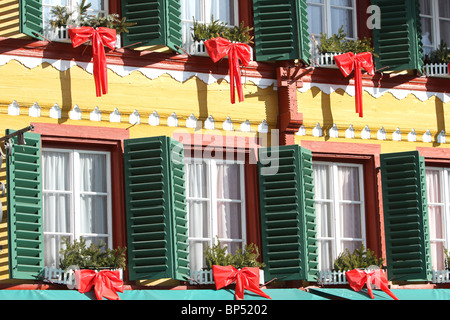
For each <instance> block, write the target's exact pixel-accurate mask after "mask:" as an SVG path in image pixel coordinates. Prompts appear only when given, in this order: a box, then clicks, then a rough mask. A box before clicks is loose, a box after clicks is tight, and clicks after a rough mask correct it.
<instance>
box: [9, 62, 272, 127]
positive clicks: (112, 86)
mask: <svg viewBox="0 0 450 320" xmlns="http://www.w3.org/2000/svg"><path fill="white" fill-rule="evenodd" d="M0 72H1V74H3V75H8V76H7V77H1V78H0V92H2V95H1V97H0V113H2V114H4V113H7V107H8V105H9V104H10V103H12V101H14V100H16V101H17V102H18V103H19V105H20V106H21V107H24V109H26V108H28V107H30V106H31V105H33V103H35V102H37V103H38V104H39V106H40V107H41V110H42V111H41V114H42V115H43V116H44V117H47V116H48V113H49V109H50V108H51V107H52V106H53V105H54V104H55V103H57V104H58V105H59V106H60V108H61V116H62V119H60V121H59V122H60V123H61V120H64V121H66V120H65V118H68V114H69V112H70V110H72V108H73V107H74V105H78V107H79V108H80V109H81V111H82V112H83V115H82V119H89V113H90V112H91V111H92V110H94V108H95V107H99V109H100V111H101V112H102V122H103V120H104V121H106V122H107V124H106V125H108V126H111V125H112V124H111V123H109V114H110V113H111V112H113V111H114V109H115V108H117V109H118V110H119V112H120V113H121V115H122V122H126V123H127V122H128V116H129V115H130V114H131V113H132V112H133V111H134V110H137V111H138V112H139V114H140V116H141V123H142V122H143V123H148V116H149V115H150V114H151V113H153V111H155V110H156V111H157V112H158V114H159V115H160V117H161V124H162V125H164V124H165V123H166V119H167V118H168V117H169V116H170V115H171V114H172V113H173V112H175V113H176V114H177V116H178V119H179V124H180V126H184V125H185V120H186V119H187V118H188V117H189V116H190V115H191V114H194V116H195V117H197V118H198V119H199V120H202V121H204V120H205V119H206V118H207V117H208V116H209V115H212V116H213V117H214V119H215V121H216V128H217V127H220V128H221V126H222V125H221V123H222V122H223V121H225V120H226V119H227V117H230V118H231V120H232V121H233V123H235V124H240V123H242V122H244V121H246V120H249V121H250V123H251V125H252V130H256V129H257V125H258V124H259V123H261V121H262V120H266V121H267V122H268V124H269V126H272V127H274V126H276V119H277V114H278V108H277V92H276V91H275V90H273V87H268V88H264V89H261V88H259V87H258V86H256V85H255V84H254V83H252V82H247V83H246V84H244V86H243V88H244V101H243V102H241V103H239V102H236V104H234V105H233V104H231V102H230V86H229V83H228V82H227V81H225V80H221V79H219V80H218V81H217V82H214V83H212V84H206V83H205V82H203V81H202V80H200V79H199V78H198V77H195V76H193V77H191V78H190V79H188V80H186V81H184V82H180V81H177V80H175V79H174V78H173V77H171V76H170V75H169V74H167V73H166V74H162V75H160V76H158V77H157V78H155V79H149V78H148V77H146V76H145V75H143V74H142V73H141V72H139V71H133V72H131V73H130V74H129V75H127V76H119V75H117V74H116V73H114V72H113V71H111V70H109V69H108V90H109V91H108V94H106V95H103V96H101V97H96V95H95V85H94V77H93V75H92V74H90V73H89V72H87V71H86V70H84V69H83V68H81V67H79V66H72V67H71V68H69V69H68V70H66V71H59V70H57V69H56V68H54V67H53V66H52V65H50V64H48V63H46V62H44V63H42V64H41V65H39V66H36V67H34V68H32V69H29V68H28V67H26V66H24V65H22V64H21V63H20V62H18V61H16V60H10V61H9V62H8V63H6V64H4V65H3V66H0ZM24 111H25V110H24ZM67 121H68V120H67ZM77 124H79V123H78V122H77ZM112 126H114V125H112Z"/></svg>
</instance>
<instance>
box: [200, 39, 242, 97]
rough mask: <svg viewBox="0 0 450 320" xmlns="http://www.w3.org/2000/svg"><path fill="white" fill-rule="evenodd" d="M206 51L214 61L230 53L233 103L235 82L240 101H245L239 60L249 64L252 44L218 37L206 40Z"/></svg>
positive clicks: (229, 62) (229, 63)
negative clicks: (233, 41)
mask: <svg viewBox="0 0 450 320" xmlns="http://www.w3.org/2000/svg"><path fill="white" fill-rule="evenodd" d="M205 47H206V51H207V52H208V54H209V56H210V57H211V59H212V60H213V61H214V62H217V61H219V60H220V59H222V58H223V57H225V56H226V55H227V54H228V65H229V70H230V86H231V92H230V94H231V103H234V102H235V92H234V87H235V82H236V89H237V92H238V95H239V102H242V101H244V95H243V93H242V84H241V73H240V70H239V60H241V63H242V64H243V65H244V66H247V65H248V64H249V62H250V59H251V49H250V46H248V45H247V44H244V43H232V42H230V41H228V40H227V39H224V38H221V37H218V38H213V39H209V40H206V41H205Z"/></svg>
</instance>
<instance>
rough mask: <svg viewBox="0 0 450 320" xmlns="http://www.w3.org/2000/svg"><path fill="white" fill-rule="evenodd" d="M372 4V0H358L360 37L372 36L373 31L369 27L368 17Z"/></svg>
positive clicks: (357, 23)
mask: <svg viewBox="0 0 450 320" xmlns="http://www.w3.org/2000/svg"><path fill="white" fill-rule="evenodd" d="M370 5H371V3H370V0H358V1H356V28H357V32H358V38H359V39H364V38H372V31H371V30H369V28H367V19H368V18H369V17H370V15H369V14H368V13H367V8H368V7H369V6H370Z"/></svg>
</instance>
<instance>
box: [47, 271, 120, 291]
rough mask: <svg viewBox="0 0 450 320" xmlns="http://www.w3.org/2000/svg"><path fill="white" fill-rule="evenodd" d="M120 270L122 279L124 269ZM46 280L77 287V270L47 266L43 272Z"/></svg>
mask: <svg viewBox="0 0 450 320" xmlns="http://www.w3.org/2000/svg"><path fill="white" fill-rule="evenodd" d="M118 270H119V272H120V279H123V270H122V269H118ZM43 278H44V282H49V283H52V284H64V285H67V286H73V288H77V287H76V280H75V272H74V270H71V269H69V270H67V271H66V270H64V269H60V268H53V267H45V268H44V274H43Z"/></svg>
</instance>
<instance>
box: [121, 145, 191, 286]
mask: <svg viewBox="0 0 450 320" xmlns="http://www.w3.org/2000/svg"><path fill="white" fill-rule="evenodd" d="M124 152H125V154H124V162H125V166H124V168H125V170H124V171H125V201H126V212H127V238H128V263H129V274H130V280H143V279H161V278H173V279H177V280H185V279H183V277H186V278H187V277H188V273H189V263H188V261H189V258H188V238H187V237H188V230H187V213H186V200H185V198H186V195H185V185H184V183H185V182H184V165H183V147H182V145H181V144H180V143H179V142H177V141H175V140H172V139H171V138H168V137H149V138H140V139H130V140H125V143H124Z"/></svg>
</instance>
